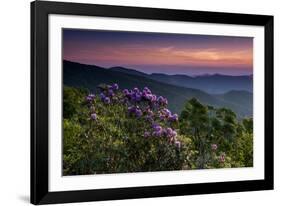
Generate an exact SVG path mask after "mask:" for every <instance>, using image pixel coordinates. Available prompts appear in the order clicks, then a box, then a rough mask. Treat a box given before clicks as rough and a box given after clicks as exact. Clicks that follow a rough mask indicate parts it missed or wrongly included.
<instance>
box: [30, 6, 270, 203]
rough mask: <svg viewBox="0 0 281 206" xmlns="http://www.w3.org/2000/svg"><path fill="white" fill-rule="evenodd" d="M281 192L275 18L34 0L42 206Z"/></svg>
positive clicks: (36, 175)
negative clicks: (278, 184) (276, 164)
mask: <svg viewBox="0 0 281 206" xmlns="http://www.w3.org/2000/svg"><path fill="white" fill-rule="evenodd" d="M269 189H273V16H265V15H253V14H233V13H217V12H206V11H204V12H202V11H186V10H170V9H156V8H136V7H124V6H108V5H107V6H106V5H93V4H79V3H63V2H60V3H59V2H44V1H35V2H32V3H31V203H33V204H50V203H67V202H80V201H98V200H114V199H127V198H145V197H162V196H174V195H192V194H209V193H225V192H240V191H252V190H269Z"/></svg>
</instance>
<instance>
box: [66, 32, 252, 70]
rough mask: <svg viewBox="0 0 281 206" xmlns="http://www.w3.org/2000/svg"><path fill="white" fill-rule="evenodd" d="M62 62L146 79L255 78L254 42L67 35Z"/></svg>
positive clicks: (143, 34) (144, 35)
mask: <svg viewBox="0 0 281 206" xmlns="http://www.w3.org/2000/svg"><path fill="white" fill-rule="evenodd" d="M63 59H65V60H70V61H74V62H79V63H83V64H90V65H97V66H101V67H106V68H109V67H114V66H123V67H127V68H132V69H136V70H139V71H142V72H145V73H166V74H186V75H202V74H214V73H219V74H227V75H245V74H252V73H253V38H251V37H227V36H210V35H190V34H168V33H146V32H123V31H100V30H70V29H64V30H63Z"/></svg>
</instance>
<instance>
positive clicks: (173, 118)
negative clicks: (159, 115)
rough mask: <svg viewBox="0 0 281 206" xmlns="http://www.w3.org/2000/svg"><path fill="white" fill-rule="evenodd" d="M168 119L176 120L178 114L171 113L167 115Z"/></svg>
mask: <svg viewBox="0 0 281 206" xmlns="http://www.w3.org/2000/svg"><path fill="white" fill-rule="evenodd" d="M169 120H170V121H178V115H177V114H173V115H171V116H169Z"/></svg>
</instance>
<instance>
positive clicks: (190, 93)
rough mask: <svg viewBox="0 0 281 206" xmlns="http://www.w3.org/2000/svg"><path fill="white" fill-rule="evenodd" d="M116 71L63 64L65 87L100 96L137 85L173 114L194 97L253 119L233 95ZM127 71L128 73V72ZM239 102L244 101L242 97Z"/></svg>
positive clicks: (66, 62) (70, 63)
mask: <svg viewBox="0 0 281 206" xmlns="http://www.w3.org/2000/svg"><path fill="white" fill-rule="evenodd" d="M114 68H115V69H114ZM117 68H118V67H113V69H106V68H103V67H99V66H95V65H85V64H80V63H75V62H70V61H64V62H63V69H64V85H66V86H72V87H84V88H87V89H89V90H90V91H92V92H98V90H97V86H98V85H99V84H100V83H105V84H112V83H114V82H117V83H118V84H119V85H120V88H121V89H122V88H133V87H135V86H136V85H137V86H139V87H142V88H143V87H145V86H148V87H149V88H151V90H152V91H153V92H154V93H156V94H157V95H162V96H165V97H167V98H168V100H169V102H170V104H169V105H170V109H171V110H172V111H174V112H178V113H179V112H180V111H181V110H182V108H183V105H184V103H185V102H186V101H187V100H188V99H190V98H192V97H195V98H197V99H198V100H199V101H201V102H202V103H204V104H208V105H212V106H215V107H228V108H230V109H232V110H234V111H235V112H236V113H237V114H238V115H239V116H252V109H251V107H249V108H244V105H239V103H238V104H236V103H235V102H232V101H229V99H231V97H229V96H231V93H230V95H226V96H223V95H212V94H209V93H207V92H205V91H202V90H200V89H196V88H187V87H181V86H177V85H173V84H167V83H163V82H161V81H157V80H154V79H152V78H149V77H147V76H146V75H145V76H141V75H136V74H135V71H132V72H131V74H129V73H128V72H120V71H116V69H117ZM119 69H120V68H119ZM126 71H129V69H128V70H126ZM132 73H134V74H132ZM101 80H102V82H101ZM236 95H238V96H239V95H240V96H241V95H242V96H243V95H245V94H237V93H236ZM247 95H249V96H251V93H249V94H248V93H247ZM238 99H241V97H240V98H238ZM242 99H243V98H242ZM250 104H251V101H249V104H247V105H250Z"/></svg>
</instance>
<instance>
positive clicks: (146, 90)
mask: <svg viewBox="0 0 281 206" xmlns="http://www.w3.org/2000/svg"><path fill="white" fill-rule="evenodd" d="M143 92H146V93H148V94H151V91H150V89H148V87H144V88H143Z"/></svg>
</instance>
